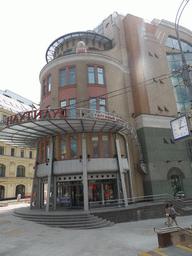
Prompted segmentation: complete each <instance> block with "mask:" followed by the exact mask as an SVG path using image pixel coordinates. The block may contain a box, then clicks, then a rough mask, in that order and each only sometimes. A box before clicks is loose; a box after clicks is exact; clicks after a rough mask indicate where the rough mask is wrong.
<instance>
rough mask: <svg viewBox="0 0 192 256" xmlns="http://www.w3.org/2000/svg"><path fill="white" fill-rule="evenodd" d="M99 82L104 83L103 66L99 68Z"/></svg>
mask: <svg viewBox="0 0 192 256" xmlns="http://www.w3.org/2000/svg"><path fill="white" fill-rule="evenodd" d="M97 76H98V84H104V73H103V68H97Z"/></svg>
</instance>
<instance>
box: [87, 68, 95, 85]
mask: <svg viewBox="0 0 192 256" xmlns="http://www.w3.org/2000/svg"><path fill="white" fill-rule="evenodd" d="M88 79H89V84H95V68H94V67H88Z"/></svg>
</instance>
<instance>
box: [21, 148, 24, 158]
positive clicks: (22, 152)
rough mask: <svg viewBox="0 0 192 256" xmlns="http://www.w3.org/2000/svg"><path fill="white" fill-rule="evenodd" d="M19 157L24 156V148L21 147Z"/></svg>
mask: <svg viewBox="0 0 192 256" xmlns="http://www.w3.org/2000/svg"><path fill="white" fill-rule="evenodd" d="M21 157H24V150H23V149H21Z"/></svg>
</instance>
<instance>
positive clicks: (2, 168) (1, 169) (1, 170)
mask: <svg viewBox="0 0 192 256" xmlns="http://www.w3.org/2000/svg"><path fill="white" fill-rule="evenodd" d="M0 177H5V165H4V164H0Z"/></svg>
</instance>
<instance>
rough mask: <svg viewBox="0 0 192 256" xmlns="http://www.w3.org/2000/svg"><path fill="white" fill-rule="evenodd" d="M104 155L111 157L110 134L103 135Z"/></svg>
mask: <svg viewBox="0 0 192 256" xmlns="http://www.w3.org/2000/svg"><path fill="white" fill-rule="evenodd" d="M102 146H103V157H110V145H109V135H108V134H103V135H102Z"/></svg>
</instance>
